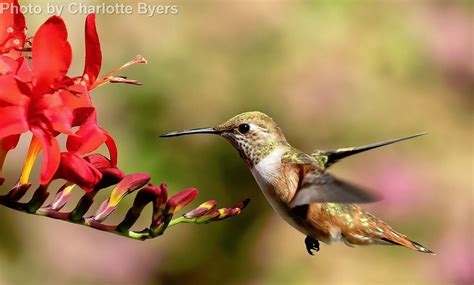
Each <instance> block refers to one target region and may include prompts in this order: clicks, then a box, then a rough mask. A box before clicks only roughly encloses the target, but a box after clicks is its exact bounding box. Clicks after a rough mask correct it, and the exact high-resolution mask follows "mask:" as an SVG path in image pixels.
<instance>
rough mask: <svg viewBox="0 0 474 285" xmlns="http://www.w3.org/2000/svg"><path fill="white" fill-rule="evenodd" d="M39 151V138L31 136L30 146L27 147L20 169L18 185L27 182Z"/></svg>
mask: <svg viewBox="0 0 474 285" xmlns="http://www.w3.org/2000/svg"><path fill="white" fill-rule="evenodd" d="M40 151H41V143H40V140H39V139H38V138H37V137H35V136H33V138H32V139H31V143H30V147H29V148H28V154H27V155H26V159H25V162H24V163H23V169H22V171H21V176H20V181H19V184H20V185H24V184H28V181H29V180H30V174H31V170H32V169H33V165H34V164H35V161H36V158H37V157H38V154H39V153H40Z"/></svg>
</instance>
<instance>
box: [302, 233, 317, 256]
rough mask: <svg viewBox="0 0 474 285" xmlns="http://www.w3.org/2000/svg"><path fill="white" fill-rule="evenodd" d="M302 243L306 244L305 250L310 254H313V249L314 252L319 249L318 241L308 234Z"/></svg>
mask: <svg viewBox="0 0 474 285" xmlns="http://www.w3.org/2000/svg"><path fill="white" fill-rule="evenodd" d="M304 244H305V245H306V250H307V251H308V253H309V254H310V255H314V253H313V250H315V251H316V252H318V251H319V241H318V240H316V239H314V238H312V237H310V236H306V238H305V239H304Z"/></svg>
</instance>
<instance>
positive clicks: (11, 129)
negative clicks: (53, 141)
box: [0, 106, 28, 138]
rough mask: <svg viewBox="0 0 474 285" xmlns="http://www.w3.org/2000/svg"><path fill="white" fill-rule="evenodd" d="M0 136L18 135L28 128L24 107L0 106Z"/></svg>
mask: <svg viewBox="0 0 474 285" xmlns="http://www.w3.org/2000/svg"><path fill="white" fill-rule="evenodd" d="M0 114H2V115H1V116H0V138H4V137H8V136H11V135H18V134H22V133H24V132H26V131H27V130H28V122H27V119H26V113H25V109H24V108H23V107H17V106H8V107H2V108H0Z"/></svg>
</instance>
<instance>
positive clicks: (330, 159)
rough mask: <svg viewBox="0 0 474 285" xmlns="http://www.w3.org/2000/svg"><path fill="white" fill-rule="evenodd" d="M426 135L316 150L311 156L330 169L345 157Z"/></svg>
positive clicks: (420, 134)
mask: <svg viewBox="0 0 474 285" xmlns="http://www.w3.org/2000/svg"><path fill="white" fill-rule="evenodd" d="M426 134H427V133H419V134H415V135H411V136H407V137H403V138H398V139H394V140H389V141H384V142H380V143H374V144H369V145H364V146H359V147H348V148H340V149H336V150H316V151H314V152H312V153H311V156H312V157H314V158H315V159H316V160H319V161H323V162H324V165H325V167H329V166H331V165H332V164H334V163H336V162H337V161H339V160H340V159H343V158H345V157H348V156H351V155H354V154H357V153H361V152H364V151H368V150H371V149H374V148H378V147H381V146H386V145H389V144H394V143H397V142H401V141H404V140H409V139H413V138H416V137H419V136H423V135H426Z"/></svg>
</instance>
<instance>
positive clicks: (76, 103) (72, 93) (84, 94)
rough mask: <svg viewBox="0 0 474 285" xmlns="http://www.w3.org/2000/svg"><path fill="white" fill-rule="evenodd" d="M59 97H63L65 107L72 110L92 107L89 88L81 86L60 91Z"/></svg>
mask: <svg viewBox="0 0 474 285" xmlns="http://www.w3.org/2000/svg"><path fill="white" fill-rule="evenodd" d="M59 96H61V99H62V100H63V103H64V105H66V106H68V107H69V108H70V109H71V110H72V109H77V108H90V107H92V102H91V98H90V95H89V92H88V91H87V88H86V87H85V86H82V85H80V84H79V85H73V86H69V87H68V90H61V91H59Z"/></svg>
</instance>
